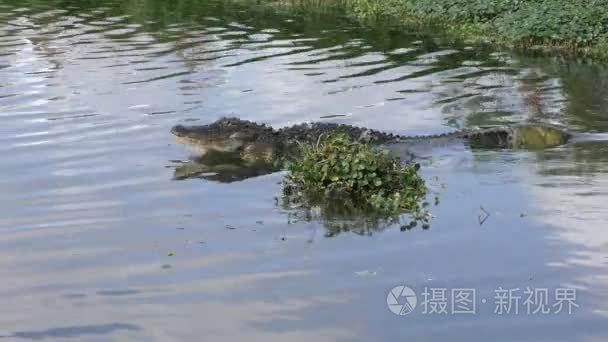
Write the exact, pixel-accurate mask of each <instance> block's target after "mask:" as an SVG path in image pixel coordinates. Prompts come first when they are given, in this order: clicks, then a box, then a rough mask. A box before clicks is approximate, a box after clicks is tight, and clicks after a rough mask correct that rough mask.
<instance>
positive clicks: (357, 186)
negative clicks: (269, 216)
mask: <svg viewBox="0 0 608 342" xmlns="http://www.w3.org/2000/svg"><path fill="white" fill-rule="evenodd" d="M300 149H301V158H299V159H298V160H296V161H294V162H291V163H290V164H289V166H288V170H289V174H288V175H287V182H286V184H288V185H287V186H286V187H285V190H286V191H287V192H288V195H290V194H293V192H299V193H301V194H303V195H304V197H305V199H306V200H307V201H308V202H309V203H310V204H315V203H319V202H322V201H334V202H335V201H336V200H339V201H340V202H341V203H344V204H345V205H346V206H349V207H353V208H363V210H366V209H369V210H370V211H371V212H374V213H382V214H387V215H396V214H400V213H404V212H409V213H415V214H416V215H419V214H420V213H421V212H422V209H423V208H424V207H426V205H427V204H425V203H422V204H421V203H420V202H421V201H422V199H423V198H424V197H425V195H426V186H425V182H424V179H423V178H422V177H421V176H420V175H419V174H418V170H419V168H420V165H419V164H413V165H405V164H403V162H402V161H401V160H400V159H399V158H398V157H397V156H394V155H391V154H390V153H389V152H388V151H387V150H385V149H382V148H380V147H377V146H371V145H368V144H365V143H361V142H356V141H352V140H351V139H349V138H348V137H347V136H346V135H344V134H331V135H329V136H327V137H325V138H323V137H322V138H321V139H319V141H318V142H317V143H314V144H302V145H301V146H300ZM419 216H420V215H419ZM422 216H426V215H422ZM424 219H425V220H426V217H425V218H424Z"/></svg>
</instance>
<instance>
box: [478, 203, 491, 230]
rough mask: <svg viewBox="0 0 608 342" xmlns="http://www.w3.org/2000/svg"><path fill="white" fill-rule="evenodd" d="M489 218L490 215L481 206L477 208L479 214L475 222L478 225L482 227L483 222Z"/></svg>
mask: <svg viewBox="0 0 608 342" xmlns="http://www.w3.org/2000/svg"><path fill="white" fill-rule="evenodd" d="M489 217H490V213H489V212H488V211H487V210H485V209H484V208H483V207H482V206H480V207H479V214H477V222H479V225H480V226H481V225H483V223H484V222H486V220H487V219H488V218H489Z"/></svg>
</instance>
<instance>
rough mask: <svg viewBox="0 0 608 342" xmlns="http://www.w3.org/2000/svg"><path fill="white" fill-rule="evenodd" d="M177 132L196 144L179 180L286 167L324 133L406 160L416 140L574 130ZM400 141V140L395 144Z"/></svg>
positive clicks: (485, 144)
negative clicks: (389, 151) (380, 148)
mask: <svg viewBox="0 0 608 342" xmlns="http://www.w3.org/2000/svg"><path fill="white" fill-rule="evenodd" d="M171 132H172V133H173V134H174V135H175V136H176V137H178V139H179V140H181V141H183V142H186V143H187V144H188V145H190V146H191V147H193V148H194V150H195V153H194V154H195V156H194V157H193V160H191V161H190V162H189V163H186V164H184V165H181V166H179V167H177V168H176V170H175V175H174V178H175V179H186V178H192V177H201V178H205V179H209V180H214V181H220V182H233V181H239V180H243V179H246V178H250V177H254V176H257V175H261V174H267V173H270V172H273V171H278V170H280V169H281V168H282V167H283V165H284V162H285V161H287V160H294V159H295V158H297V156H298V152H299V148H298V146H299V145H298V144H301V143H316V142H317V141H319V139H320V138H322V137H323V136H324V135H327V134H330V133H334V132H341V133H343V134H346V135H347V136H349V137H350V138H351V139H353V140H355V141H363V142H369V143H374V144H384V145H392V148H391V149H393V150H394V151H397V153H398V154H399V156H401V157H402V160H407V159H408V158H409V159H411V158H412V155H411V153H410V152H409V147H410V146H411V145H415V144H425V143H429V144H433V145H445V144H452V143H456V142H459V143H467V144H469V145H470V146H471V147H472V148H530V149H541V148H547V147H554V146H558V145H562V144H565V143H566V142H568V140H569V139H570V137H571V136H570V134H568V133H566V132H564V131H562V130H560V129H558V128H555V127H553V126H547V125H538V124H526V125H515V126H504V127H492V128H484V129H476V130H463V131H457V132H453V133H447V134H440V135H431V136H413V137H408V136H402V135H395V134H389V133H385V132H381V131H376V130H371V129H367V128H362V127H356V126H350V125H341V124H335V123H319V122H316V123H309V124H300V125H294V126H290V127H286V128H281V129H272V128H270V127H267V126H265V125H262V124H258V123H255V122H251V121H246V120H241V119H238V118H222V119H219V120H217V121H215V122H213V123H211V124H209V125H201V126H188V127H185V126H182V125H177V126H175V127H173V128H172V129H171ZM395 144H396V145H395Z"/></svg>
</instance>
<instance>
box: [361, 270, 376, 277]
mask: <svg viewBox="0 0 608 342" xmlns="http://www.w3.org/2000/svg"><path fill="white" fill-rule="evenodd" d="M355 275H356V276H357V277H374V276H376V275H378V272H376V271H370V270H363V271H357V272H355Z"/></svg>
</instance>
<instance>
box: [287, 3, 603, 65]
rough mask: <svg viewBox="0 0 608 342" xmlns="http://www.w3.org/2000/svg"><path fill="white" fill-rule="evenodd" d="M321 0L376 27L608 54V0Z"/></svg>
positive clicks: (596, 54) (464, 38) (564, 50)
mask: <svg viewBox="0 0 608 342" xmlns="http://www.w3.org/2000/svg"><path fill="white" fill-rule="evenodd" d="M278 1H280V0H278ZM283 1H288V0H283ZM292 1H293V0H292ZM298 1H300V2H305V1H312V0H298ZM315 1H324V2H325V3H336V4H340V5H341V6H342V8H344V9H345V11H346V12H347V14H349V15H350V16H351V17H354V18H355V19H357V20H359V21H361V22H363V23H364V24H366V25H371V26H377V25H384V24H385V23H391V24H392V23H402V24H404V25H405V26H406V27H410V26H412V25H419V26H423V27H424V26H428V27H429V28H433V29H439V30H440V31H441V30H442V29H443V31H444V33H446V36H447V37H453V38H455V39H462V40H465V41H467V42H473V43H474V42H480V43H493V44H498V45H503V46H507V47H517V48H524V49H525V48H534V49H538V48H543V49H545V50H548V51H553V50H555V51H562V52H567V53H578V54H582V55H589V56H592V57H598V58H608V0H578V1H572V0H315Z"/></svg>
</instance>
